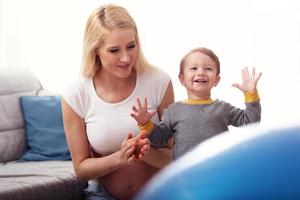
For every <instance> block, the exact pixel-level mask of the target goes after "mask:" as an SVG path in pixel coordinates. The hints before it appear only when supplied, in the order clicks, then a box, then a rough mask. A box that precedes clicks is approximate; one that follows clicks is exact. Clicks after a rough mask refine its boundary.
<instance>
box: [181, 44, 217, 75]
mask: <svg viewBox="0 0 300 200" xmlns="http://www.w3.org/2000/svg"><path fill="white" fill-rule="evenodd" d="M194 52H201V53H204V54H205V55H207V56H208V57H210V58H211V59H212V60H213V61H214V62H215V63H216V65H217V75H219V74H220V61H219V58H218V56H217V55H216V54H215V53H214V52H213V51H212V50H210V49H208V48H205V47H198V48H195V49H192V50H191V51H190V52H188V53H187V54H186V55H185V56H184V57H183V58H182V59H181V61H180V71H179V74H183V69H184V63H185V60H186V58H187V57H188V56H189V55H190V54H192V53H194Z"/></svg>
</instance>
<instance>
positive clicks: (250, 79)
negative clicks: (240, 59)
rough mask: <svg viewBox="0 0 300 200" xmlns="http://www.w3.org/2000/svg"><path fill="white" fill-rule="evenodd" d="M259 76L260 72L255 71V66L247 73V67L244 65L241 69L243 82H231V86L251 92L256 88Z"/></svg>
mask: <svg viewBox="0 0 300 200" xmlns="http://www.w3.org/2000/svg"><path fill="white" fill-rule="evenodd" d="M260 77H261V72H260V73H256V72H255V67H253V68H252V72H251V73H249V70H248V67H245V68H244V69H242V80H243V83H242V84H239V83H234V84H232V86H233V87H236V88H238V89H240V90H241V91H242V92H250V93H253V92H255V90H256V85H257V82H258V80H259V79H260Z"/></svg>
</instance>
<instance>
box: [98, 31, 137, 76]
mask: <svg viewBox="0 0 300 200" xmlns="http://www.w3.org/2000/svg"><path fill="white" fill-rule="evenodd" d="M137 53H138V47H137V42H136V40H135V33H134V30H133V29H127V28H118V29H114V30H112V31H111V32H110V33H109V34H108V36H107V37H106V39H105V41H104V43H103V45H102V46H101V47H100V48H99V49H98V51H97V54H98V56H99V58H100V61H101V71H102V72H104V73H106V72H108V73H110V74H112V75H114V76H116V77H119V78H127V77H129V76H130V74H131V73H132V69H133V67H134V65H135V61H136V57H137Z"/></svg>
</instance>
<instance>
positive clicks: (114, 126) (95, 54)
mask: <svg viewBox="0 0 300 200" xmlns="http://www.w3.org/2000/svg"><path fill="white" fill-rule="evenodd" d="M81 74H82V79H80V80H79V81H77V82H76V83H74V84H72V85H70V87H69V88H67V89H66V90H65V91H64V93H63V98H62V111H63V119H64V128H65V133H66V138H67V142H68V146H69V150H70V153H71V157H72V161H73V165H74V170H75V173H76V175H77V176H78V177H79V178H81V179H83V180H89V184H88V188H87V189H86V190H85V193H86V199H131V198H133V196H134V195H135V194H136V193H137V192H138V191H139V189H141V187H142V186H143V185H144V184H145V183H146V182H147V180H149V179H150V178H151V177H152V176H153V175H154V174H155V173H156V172H157V171H158V170H159V169H160V168H162V167H163V166H165V165H167V164H168V163H170V162H171V160H172V153H171V144H169V145H168V148H161V149H154V148H152V147H150V145H149V142H148V140H147V139H145V138H142V137H141V136H139V135H138V134H139V128H138V126H137V125H136V123H135V121H134V119H133V118H132V117H130V113H131V109H132V106H133V105H134V103H135V101H136V98H138V97H147V99H148V105H149V107H148V109H149V110H152V111H154V110H157V111H158V112H157V114H156V115H155V116H154V117H153V120H154V121H159V119H160V116H161V115H162V112H163V110H164V108H166V107H167V106H168V105H169V104H171V103H173V101H174V94H173V88H172V83H171V80H170V78H169V76H168V75H166V74H165V73H164V72H162V71H161V70H159V69H158V68H154V67H152V66H151V65H150V64H149V63H148V62H147V61H146V59H145V58H144V56H143V54H142V51H141V46H140V41H139V36H138V31H137V27H136V24H135V22H134V20H133V19H132V18H131V16H130V15H129V13H128V12H127V10H125V9H124V8H122V7H119V6H115V5H111V4H109V5H105V6H102V7H100V8H98V9H96V10H95V11H94V12H93V13H92V14H91V16H90V17H89V19H88V21H87V25H86V30H85V36H84V48H83V63H82V70H81ZM140 135H142V134H140ZM170 143H171V142H170Z"/></svg>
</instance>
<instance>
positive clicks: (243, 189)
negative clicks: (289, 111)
mask: <svg viewBox="0 0 300 200" xmlns="http://www.w3.org/2000/svg"><path fill="white" fill-rule="evenodd" d="M160 199H163V200H165V199H166V200H177V199H178V200H179V199H180V200H182V199H184V200H185V199H187V200H188V199H197V200H198V199H199V200H201V199H204V200H210V199H216V200H221V199H222V200H227V199H228V200H235V199H243V200H244V199H272V200H273V199H285V200H286V199H300V125H293V126H288V127H277V128H257V127H255V128H253V127H250V128H245V129H244V128H243V129H237V130H235V131H233V132H230V133H228V132H225V133H222V134H220V135H218V136H215V137H213V138H211V139H209V140H207V141H205V142H203V143H202V144H200V145H198V146H197V147H196V148H194V149H193V150H191V151H190V152H189V153H187V154H186V155H184V156H182V157H181V158H180V159H178V160H177V161H174V162H173V163H172V164H170V165H169V166H168V167H166V168H165V169H163V170H162V171H161V172H160V173H159V174H157V175H156V176H155V177H154V178H153V179H152V180H151V181H149V183H148V184H147V185H146V186H145V187H144V188H143V190H142V191H141V192H140V193H139V194H138V195H137V196H136V198H135V200H160Z"/></svg>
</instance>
